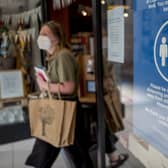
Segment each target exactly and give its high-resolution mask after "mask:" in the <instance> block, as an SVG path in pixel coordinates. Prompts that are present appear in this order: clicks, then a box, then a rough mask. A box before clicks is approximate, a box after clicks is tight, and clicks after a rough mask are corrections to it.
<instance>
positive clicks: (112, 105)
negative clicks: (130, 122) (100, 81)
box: [104, 87, 124, 133]
mask: <svg viewBox="0 0 168 168" xmlns="http://www.w3.org/2000/svg"><path fill="white" fill-rule="evenodd" d="M104 100H105V108H106V111H105V118H106V122H107V125H108V126H109V128H110V129H111V131H112V132H113V133H115V132H118V131H121V130H123V129H124V124H123V118H122V104H121V100H120V92H119V90H118V88H117V87H114V88H113V89H112V90H111V91H110V92H108V93H107V94H105V95H104Z"/></svg>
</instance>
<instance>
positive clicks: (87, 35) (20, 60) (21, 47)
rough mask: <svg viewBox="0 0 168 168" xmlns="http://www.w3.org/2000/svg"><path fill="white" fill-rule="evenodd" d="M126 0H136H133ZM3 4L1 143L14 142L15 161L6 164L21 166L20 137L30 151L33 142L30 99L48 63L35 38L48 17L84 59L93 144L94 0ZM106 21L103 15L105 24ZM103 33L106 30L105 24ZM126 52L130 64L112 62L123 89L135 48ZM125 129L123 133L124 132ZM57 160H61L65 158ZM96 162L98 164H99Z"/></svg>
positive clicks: (83, 93)
mask: <svg viewBox="0 0 168 168" xmlns="http://www.w3.org/2000/svg"><path fill="white" fill-rule="evenodd" d="M104 3H105V2H104V1H102V2H101V4H102V5H104ZM110 3H111V4H112V5H120V4H123V2H115V1H113V2H110ZM127 3H128V5H130V6H131V5H132V4H131V1H128V2H127ZM10 4H12V5H10ZM44 5H45V7H44ZM57 5H58V4H57ZM0 7H1V23H0V24H1V25H0V33H1V37H0V38H1V46H0V80H1V88H0V89H1V90H0V93H1V94H0V96H1V97H0V98H1V100H0V131H1V138H0V144H1V146H2V150H3V149H6V145H7V144H11V145H10V146H8V147H7V148H9V151H8V152H7V155H8V159H9V160H10V161H9V162H8V163H7V162H6V161H5V158H4V161H3V162H5V163H4V167H3V168H5V167H6V168H10V167H11V168H12V167H17V168H19V166H21V165H23V162H24V157H26V156H24V154H23V151H22V149H20V150H19V152H15V148H17V147H19V146H20V143H21V145H23V146H24V145H25V146H26V148H27V149H26V151H25V153H26V154H25V155H27V153H28V152H30V150H31V145H32V143H33V140H32V141H31V143H27V141H26V140H29V139H31V133H30V125H29V110H28V100H29V95H30V94H31V93H34V92H37V91H38V88H37V85H36V81H35V75H34V67H35V66H45V65H46V62H45V55H44V53H43V52H41V51H40V50H39V49H38V46H37V42H36V41H37V37H38V33H39V29H40V26H41V25H42V24H43V23H44V22H45V21H46V20H47V19H48V20H55V21H57V22H59V23H61V24H62V26H63V28H64V31H65V33H66V36H67V37H68V41H69V43H70V45H71V47H72V51H73V54H74V56H75V57H76V59H77V61H78V62H79V64H80V76H81V78H80V86H79V93H78V96H79V100H80V102H81V106H82V110H83V112H84V114H85V115H84V117H85V121H86V122H85V129H86V130H87V132H88V135H87V136H88V137H90V140H89V141H88V145H90V146H93V147H94V144H95V143H96V137H97V134H96V129H97V128H96V127H97V126H96V117H95V113H96V80H95V64H94V62H95V58H94V55H95V54H94V34H93V9H92V1H91V0H85V1H83V0H77V1H76V2H73V3H72V4H71V5H70V6H68V7H62V9H60V8H59V6H56V5H55V6H54V1H51V0H50V1H47V4H45V3H44V2H43V1H40V0H28V1H27V0H22V1H21V0H15V1H12V0H8V1H3V0H2V1H0ZM45 8H47V9H45ZM102 9H103V10H104V9H105V8H102ZM103 12H105V11H103ZM128 12H129V18H126V19H125V31H126V32H128V33H125V34H126V39H127V40H128V41H129V42H128V43H132V36H131V34H132V32H131V31H132V16H131V14H132V11H131V10H128ZM104 20H105V19H104ZM105 22H106V21H103V24H105ZM104 26H105V25H104ZM104 33H105V34H106V30H105V32H104ZM106 43H107V42H106V40H104V41H103V47H104V48H103V52H104V54H106V53H107V51H106V50H107V44H106ZM126 58H127V59H126V62H125V64H117V63H116V64H114V65H112V67H113V68H112V67H111V68H112V69H114V71H115V74H116V75H115V80H116V83H118V87H120V89H121V88H122V85H121V84H122V83H123V79H126V80H125V82H126V83H127V82H129V83H131V82H132V48H131V47H130V46H126ZM110 72H111V70H110ZM111 73H112V72H111ZM127 79H128V81H127ZM124 86H125V85H124ZM90 123H91V124H90ZM124 135H125V134H122V136H124ZM122 136H121V137H122ZM124 140H125V139H124ZM24 141H25V143H24ZM22 143H23V144H22ZM124 143H125V141H124ZM30 144H31V145H30ZM93 149H94V148H93ZM61 153H62V156H63V158H64V159H63V160H64V162H65V163H64V164H66V166H67V165H68V164H69V160H68V159H67V158H66V156H65V154H64V152H61ZM21 155H23V156H21ZM93 155H96V154H95V151H93ZM19 157H22V161H21V163H20V162H19V163H18V160H19ZM93 157H95V156H93ZM58 160H60V162H62V158H60V159H58ZM66 162H67V163H66ZM57 164H59V161H57V163H56V165H57ZM95 164H96V163H95ZM64 166H65V165H64ZM95 167H97V166H96V165H95Z"/></svg>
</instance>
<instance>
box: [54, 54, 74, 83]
mask: <svg viewBox="0 0 168 168" xmlns="http://www.w3.org/2000/svg"><path fill="white" fill-rule="evenodd" d="M72 57H73V56H71V54H70V53H69V52H63V53H61V54H60V55H59V59H58V64H57V66H58V69H57V72H58V78H59V82H60V83H63V82H67V81H74V82H75V80H76V77H75V76H76V71H75V60H73V58H72Z"/></svg>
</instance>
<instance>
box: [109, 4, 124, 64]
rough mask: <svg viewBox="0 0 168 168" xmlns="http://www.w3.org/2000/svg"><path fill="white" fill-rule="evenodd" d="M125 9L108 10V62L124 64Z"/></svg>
mask: <svg viewBox="0 0 168 168" xmlns="http://www.w3.org/2000/svg"><path fill="white" fill-rule="evenodd" d="M123 14H124V8H123V7H116V8H114V9H112V10H108V14H107V19H108V60H109V61H113V62H118V63H124V15H123Z"/></svg>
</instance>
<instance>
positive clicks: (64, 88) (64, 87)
mask: <svg viewBox="0 0 168 168" xmlns="http://www.w3.org/2000/svg"><path fill="white" fill-rule="evenodd" d="M37 83H38V86H39V88H40V90H47V89H48V88H49V90H50V92H51V93H58V89H59V91H60V93H62V94H67V95H71V94H72V93H73V92H74V90H75V83H74V82H73V81H67V82H63V83H61V84H56V83H49V85H48V83H47V82H45V81H44V80H43V79H41V78H40V77H37Z"/></svg>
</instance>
